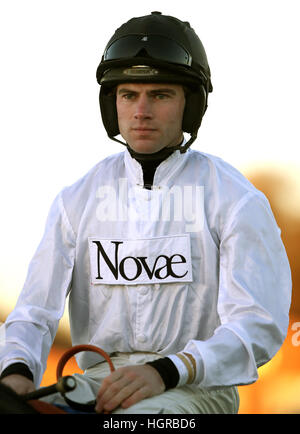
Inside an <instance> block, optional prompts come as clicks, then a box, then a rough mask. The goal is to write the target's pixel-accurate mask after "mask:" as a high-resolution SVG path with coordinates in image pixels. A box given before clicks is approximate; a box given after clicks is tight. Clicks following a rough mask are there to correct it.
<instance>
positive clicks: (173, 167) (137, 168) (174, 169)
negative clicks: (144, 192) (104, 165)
mask: <svg viewBox="0 0 300 434" xmlns="http://www.w3.org/2000/svg"><path fill="white" fill-rule="evenodd" d="M185 141H186V140H184V142H183V143H185ZM188 155H189V151H187V152H185V153H184V154H181V153H180V151H174V152H173V153H172V154H171V155H170V156H169V157H168V158H166V159H165V160H164V161H162V162H161V163H160V165H159V166H158V167H157V169H156V171H155V175H154V180H153V187H152V189H153V190H154V189H159V188H160V187H162V186H167V185H170V184H172V183H173V182H174V178H175V176H176V175H177V174H178V172H179V170H180V169H181V168H182V167H183V166H184V165H185V163H186V161H187V158H188ZM124 162H125V170H126V174H127V177H128V180H129V181H130V182H131V183H132V184H134V185H138V186H140V187H143V185H144V182H143V170H142V166H141V164H140V163H139V162H138V161H137V160H135V159H134V158H133V157H132V156H131V155H130V153H129V151H128V149H126V150H125V152H124Z"/></svg>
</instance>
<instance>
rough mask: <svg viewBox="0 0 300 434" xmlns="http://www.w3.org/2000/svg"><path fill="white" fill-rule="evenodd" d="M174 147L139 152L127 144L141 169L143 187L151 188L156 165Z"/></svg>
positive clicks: (166, 156) (169, 153)
mask: <svg viewBox="0 0 300 434" xmlns="http://www.w3.org/2000/svg"><path fill="white" fill-rule="evenodd" d="M175 150H176V149H174V148H173V147H170V148H163V149H161V150H160V151H158V152H155V153H154V154H140V153H139V152H135V151H134V150H132V149H131V148H130V147H129V146H128V151H129V153H130V155H131V156H132V158H134V159H135V160H137V161H138V162H139V163H140V165H141V166H142V169H143V176H144V188H146V189H147V190H151V188H152V185H153V179H154V174H155V171H156V169H157V167H158V166H159V165H160V163H162V162H163V161H164V160H166V159H167V158H168V157H169V156H170V155H171V154H173V152H174V151H175Z"/></svg>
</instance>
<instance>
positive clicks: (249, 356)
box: [170, 192, 291, 387]
mask: <svg viewBox="0 0 300 434" xmlns="http://www.w3.org/2000/svg"><path fill="white" fill-rule="evenodd" d="M290 300H291V273H290V267H289V263H288V259H287V255H286V252H285V248H284V246H283V243H282V241H281V238H280V230H279V228H278V226H277V224H276V222H275V219H274V217H273V214H272V211H271V208H270V206H269V203H268V201H267V199H266V198H265V196H264V195H262V194H261V195H257V194H254V193H252V192H250V193H248V194H247V195H246V196H245V197H243V198H242V199H241V200H240V201H239V203H238V204H237V205H236V206H235V208H234V210H233V211H232V212H231V214H230V216H229V218H228V219H227V221H226V224H225V226H224V228H223V229H222V231H221V234H220V271H219V295H218V313H219V318H220V325H219V327H217V329H216V330H215V332H214V334H213V335H212V336H211V337H210V338H209V339H208V340H206V341H197V340H192V341H190V342H188V343H187V345H186V347H185V348H184V350H183V351H182V352H181V354H179V357H178V355H177V356H176V355H171V356H170V358H171V360H172V361H173V363H175V365H176V367H177V369H178V370H179V372H180V374H181V375H180V377H181V380H180V381H179V383H178V384H179V385H180V384H182V383H185V382H186V381H187V379H188V377H189V375H188V372H187V370H186V369H185V366H184V365H186V366H187V359H188V357H187V355H192V358H191V357H190V356H189V357H190V359H192V361H193V362H194V368H195V370H196V375H195V378H194V379H193V382H194V383H196V384H198V385H200V386H201V387H211V386H231V385H242V384H250V383H253V382H254V381H255V380H256V379H257V378H258V374H257V368H258V367H259V366H261V365H263V364H264V363H266V362H267V361H269V360H270V359H271V358H272V357H273V356H274V355H275V353H276V352H277V351H278V350H279V348H280V347H281V345H282V343H283V341H284V339H285V336H286V332H287V327H288V323H289V307H290ZM183 356H184V357H185V359H183ZM182 361H184V363H182ZM191 366H192V364H191Z"/></svg>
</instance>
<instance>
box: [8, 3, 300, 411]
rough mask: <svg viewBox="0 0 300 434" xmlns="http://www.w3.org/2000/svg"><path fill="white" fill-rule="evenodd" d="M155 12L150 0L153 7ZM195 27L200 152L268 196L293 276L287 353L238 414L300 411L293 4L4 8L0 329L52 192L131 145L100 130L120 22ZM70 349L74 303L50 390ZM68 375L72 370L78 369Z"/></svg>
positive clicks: (57, 345) (299, 178)
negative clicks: (109, 49)
mask: <svg viewBox="0 0 300 434" xmlns="http://www.w3.org/2000/svg"><path fill="white" fill-rule="evenodd" d="M148 4H149V3H148ZM155 10H158V11H161V12H163V13H164V14H168V15H173V16H177V17H178V18H180V19H182V20H185V21H189V22H190V23H191V25H192V27H193V28H194V29H195V30H196V32H197V34H198V35H199V37H200V39H201V40H202V42H203V44H204V46H205V48H206V51H207V55H208V60H209V63H210V67H211V70H212V82H213V85H214V92H213V93H212V94H211V95H210V99H209V108H208V111H207V114H206V115H205V118H204V121H203V124H202V127H201V129H200V132H199V138H198V140H197V142H196V143H195V144H193V148H194V149H198V150H201V151H203V152H207V153H210V154H214V155H218V156H219V157H221V158H223V159H224V160H226V161H228V162H229V163H231V164H232V165H233V166H235V167H236V168H237V169H239V170H240V171H241V172H242V173H243V174H244V175H245V176H246V177H248V179H250V181H251V182H253V184H254V185H255V186H256V187H257V188H259V189H260V190H261V191H263V192H264V193H265V194H266V196H267V197H268V199H269V201H270V203H271V206H272V209H273V212H274V215H275V217H276V219H277V222H278V225H279V227H280V228H281V231H282V239H283V242H284V244H285V246H286V250H287V254H288V257H289V260H290V264H291V268H292V276H293V299H292V306H291V313H290V327H289V330H288V335H287V338H286V340H285V342H284V345H283V346H282V348H281V350H280V351H279V352H278V353H277V354H276V356H275V357H274V358H273V360H272V361H271V362H269V363H268V364H266V365H265V366H263V367H262V368H260V370H259V373H260V378H259V380H258V381H257V382H256V383H255V384H253V385H250V386H243V387H240V396H241V405H240V413H300V265H299V260H298V248H299V245H300V153H299V144H300V132H299V105H300V102H299V101H300V84H299V76H300V62H299V42H300V30H299V13H298V1H297V0H263V1H262V0H242V1H241V0H226V1H225V2H224V1H223V0H198V1H197V2H195V1H194V0H185V2H184V3H182V2H179V1H177V2H174V0H159V1H157V0H153V1H152V2H151V3H150V6H147V7H145V3H143V2H138V1H131V2H124V3H123V2H122V3H120V4H119V3H118V4H111V5H110V4H109V3H107V4H106V3H105V2H103V1H101V0H98V1H97V0H88V1H83V0H51V1H50V0H26V2H24V1H22V0H10V1H5V0H3V1H1V3H0V41H1V42H0V44H1V68H0V119H1V127H0V143H1V159H0V200H1V214H0V222H1V224H0V322H1V321H4V320H5V318H6V317H7V315H8V313H9V312H10V311H11V310H12V309H13V307H14V305H15V303H16V300H17V297H18V294H19V292H20V290H21V288H22V286H23V282H24V280H25V277H26V273H27V268H28V265H29V262H30V259H31V257H32V256H33V254H34V251H35V249H36V247H37V245H38V243H39V241H40V239H41V236H42V233H43V229H44V224H45V220H46V216H47V213H48V210H49V207H50V204H51V203H52V201H53V199H54V197H55V196H56V194H57V193H58V192H59V191H60V190H61V189H62V188H63V187H64V186H66V185H69V184H72V183H73V182H75V181H76V180H77V179H78V178H79V177H81V176H82V175H84V174H85V173H86V172H87V171H88V170H89V169H90V168H91V167H92V166H94V165H95V164H96V163H97V162H98V161H99V160H101V159H103V158H105V157H106V156H107V155H110V154H111V153H115V152H116V153H117V152H120V151H122V150H123V148H122V146H121V145H117V144H116V143H113V142H111V141H110V140H109V139H108V138H107V137H106V133H105V130H104V128H103V126H102V124H101V119H100V111H99V105H98V90H99V89H98V85H97V83H96V79H95V73H96V67H97V65H98V63H99V61H100V59H101V55H102V52H103V50H104V47H105V45H106V43H107V41H108V39H109V38H110V37H111V36H112V34H113V32H114V31H115V29H116V28H117V27H119V25H121V24H122V23H123V22H125V21H127V20H128V19H130V18H131V17H133V16H140V15H146V14H148V13H150V12H151V11H155ZM70 345H71V343H70V338H69V326H68V320H67V308H66V314H65V315H64V317H63V319H62V321H61V324H60V328H59V331H58V334H57V337H56V339H55V342H54V345H53V348H52V350H51V353H50V356H49V362H48V367H47V371H46V372H45V375H44V379H43V383H42V384H43V385H48V384H50V383H51V382H54V381H55V368H56V363H57V360H58V359H59V357H60V355H61V354H62V352H63V351H64V350H65V349H66V348H67V347H69V346H70ZM67 369H69V370H70V372H74V369H76V367H75V364H74V362H71V361H70V362H69V363H68V366H67Z"/></svg>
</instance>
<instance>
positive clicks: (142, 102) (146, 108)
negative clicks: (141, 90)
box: [134, 95, 153, 120]
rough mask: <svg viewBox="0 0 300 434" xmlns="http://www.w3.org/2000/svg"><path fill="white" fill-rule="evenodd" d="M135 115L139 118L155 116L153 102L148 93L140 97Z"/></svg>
mask: <svg viewBox="0 0 300 434" xmlns="http://www.w3.org/2000/svg"><path fill="white" fill-rule="evenodd" d="M134 117H135V119H139V120H143V119H151V118H152V117H153V115H152V110H151V103H150V101H149V98H148V97H147V95H140V97H139V98H138V100H137V103H136V110H135V113H134Z"/></svg>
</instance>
